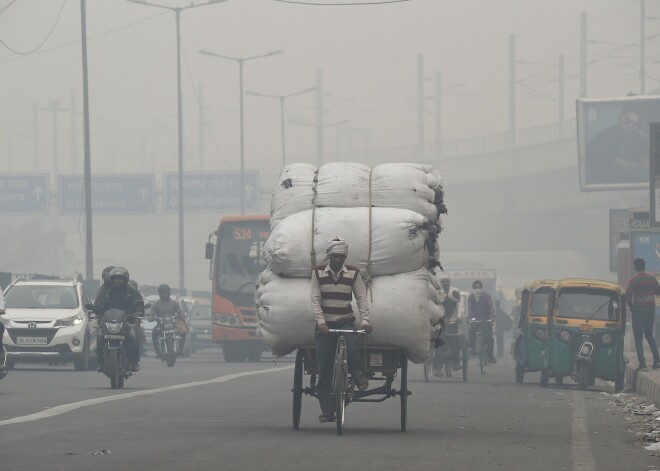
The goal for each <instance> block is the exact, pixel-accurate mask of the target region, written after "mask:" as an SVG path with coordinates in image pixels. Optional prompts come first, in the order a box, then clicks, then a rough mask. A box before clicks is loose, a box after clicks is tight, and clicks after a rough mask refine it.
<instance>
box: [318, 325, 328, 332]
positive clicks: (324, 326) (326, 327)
mask: <svg viewBox="0 0 660 471" xmlns="http://www.w3.org/2000/svg"><path fill="white" fill-rule="evenodd" d="M329 331H330V329H328V326H327V325H326V324H320V325H319V334H327V333H328V332H329Z"/></svg>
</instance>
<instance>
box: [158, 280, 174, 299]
mask: <svg viewBox="0 0 660 471" xmlns="http://www.w3.org/2000/svg"><path fill="white" fill-rule="evenodd" d="M171 292H172V290H171V289H170V286H169V285H166V284H164V283H163V284H162V285H160V286H159V287H158V295H159V296H167V297H169V296H170V293H171Z"/></svg>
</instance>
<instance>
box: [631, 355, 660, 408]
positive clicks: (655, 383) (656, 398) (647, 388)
mask: <svg viewBox="0 0 660 471" xmlns="http://www.w3.org/2000/svg"><path fill="white" fill-rule="evenodd" d="M626 383H627V384H629V385H630V386H631V387H632V390H633V391H634V392H636V393H637V394H638V395H640V396H645V397H646V398H648V399H649V400H651V401H653V403H654V404H655V405H656V406H658V407H660V378H658V379H655V378H653V377H652V375H651V374H649V372H648V371H637V370H636V369H635V368H632V367H630V366H628V365H626Z"/></svg>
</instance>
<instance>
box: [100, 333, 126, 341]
mask: <svg viewBox="0 0 660 471" xmlns="http://www.w3.org/2000/svg"><path fill="white" fill-rule="evenodd" d="M104 337H105V338H106V339H108V340H124V339H125V338H126V337H124V336H123V335H111V334H106V335H105V336H104Z"/></svg>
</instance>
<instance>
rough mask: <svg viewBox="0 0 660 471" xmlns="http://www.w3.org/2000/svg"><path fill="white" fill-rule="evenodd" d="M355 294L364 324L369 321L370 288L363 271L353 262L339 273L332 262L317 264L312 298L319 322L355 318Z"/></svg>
mask: <svg viewBox="0 0 660 471" xmlns="http://www.w3.org/2000/svg"><path fill="white" fill-rule="evenodd" d="M353 296H355V300H356V302H357V305H358V309H359V310H360V322H361V324H362V325H366V324H369V303H368V301H367V289H366V287H365V286H364V281H362V277H361V276H360V270H359V269H357V268H356V267H353V266H350V265H342V267H341V269H340V270H339V272H338V273H335V272H333V271H332V270H331V269H330V265H329V264H328V265H318V266H316V267H314V270H313V271H312V281H311V298H312V311H313V313H314V318H315V319H316V323H317V324H318V325H322V324H327V323H340V322H347V321H353V320H354V319H355V317H354V315H353V308H352V307H351V301H352V300H353Z"/></svg>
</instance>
